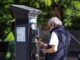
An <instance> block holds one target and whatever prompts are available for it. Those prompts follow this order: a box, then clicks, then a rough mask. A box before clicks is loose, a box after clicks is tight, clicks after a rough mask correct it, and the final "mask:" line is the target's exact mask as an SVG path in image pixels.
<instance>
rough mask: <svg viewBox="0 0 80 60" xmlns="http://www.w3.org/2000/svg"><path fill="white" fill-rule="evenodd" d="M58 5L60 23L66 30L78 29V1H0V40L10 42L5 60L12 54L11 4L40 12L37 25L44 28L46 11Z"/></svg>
mask: <svg viewBox="0 0 80 60" xmlns="http://www.w3.org/2000/svg"><path fill="white" fill-rule="evenodd" d="M52 3H53V4H55V3H59V4H60V5H61V6H62V13H63V14H62V17H63V18H62V22H63V24H64V26H65V27H66V28H67V29H79V28H80V1H79V0H61V1H59V0H0V40H1V41H5V42H7V41H8V42H10V43H9V45H8V51H7V52H5V55H4V56H5V59H6V60H11V58H12V56H13V53H14V50H13V48H14V40H15V38H14V24H15V19H14V18H13V17H12V15H11V12H10V10H9V6H10V5H11V4H19V5H27V6H30V7H33V8H37V9H40V10H42V14H41V15H40V16H39V17H38V25H40V26H45V25H46V24H47V20H48V19H49V18H50V16H49V14H48V9H49V7H50V5H51V4H52Z"/></svg>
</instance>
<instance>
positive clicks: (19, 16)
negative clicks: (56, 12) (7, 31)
mask: <svg viewBox="0 0 80 60" xmlns="http://www.w3.org/2000/svg"><path fill="white" fill-rule="evenodd" d="M10 10H11V12H12V15H13V17H14V18H15V37H16V48H15V50H16V51H15V55H16V56H15V58H16V60H31V57H30V56H31V49H30V45H31V44H30V42H31V41H32V38H33V35H34V36H36V34H37V33H36V32H37V17H38V15H39V14H40V13H41V11H40V10H38V9H34V8H31V7H28V6H24V5H14V4H12V5H11V6H10Z"/></svg>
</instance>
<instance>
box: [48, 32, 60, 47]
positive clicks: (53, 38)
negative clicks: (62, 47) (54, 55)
mask: <svg viewBox="0 0 80 60" xmlns="http://www.w3.org/2000/svg"><path fill="white" fill-rule="evenodd" d="M58 44H59V39H58V36H57V34H56V33H55V32H52V34H51V38H50V41H49V45H56V46H58Z"/></svg>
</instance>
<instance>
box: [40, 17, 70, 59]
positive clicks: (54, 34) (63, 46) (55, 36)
mask: <svg viewBox="0 0 80 60" xmlns="http://www.w3.org/2000/svg"><path fill="white" fill-rule="evenodd" d="M48 27H49V29H50V34H51V37H50V40H49V41H48V43H44V42H42V41H41V42H39V44H40V46H42V47H43V48H42V49H41V50H42V52H43V53H44V54H45V56H46V60H66V56H67V47H68V45H69V44H68V43H69V42H68V33H67V31H66V30H65V28H64V27H63V26H62V22H61V21H60V19H59V18H57V17H52V18H51V19H50V20H49V21H48Z"/></svg>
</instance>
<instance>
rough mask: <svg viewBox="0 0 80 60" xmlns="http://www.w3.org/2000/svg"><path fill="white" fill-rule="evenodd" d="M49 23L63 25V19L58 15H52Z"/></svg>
mask: <svg viewBox="0 0 80 60" xmlns="http://www.w3.org/2000/svg"><path fill="white" fill-rule="evenodd" d="M48 23H54V24H56V25H62V22H61V20H60V19H59V18H57V17H52V18H51V19H49V20H48Z"/></svg>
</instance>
